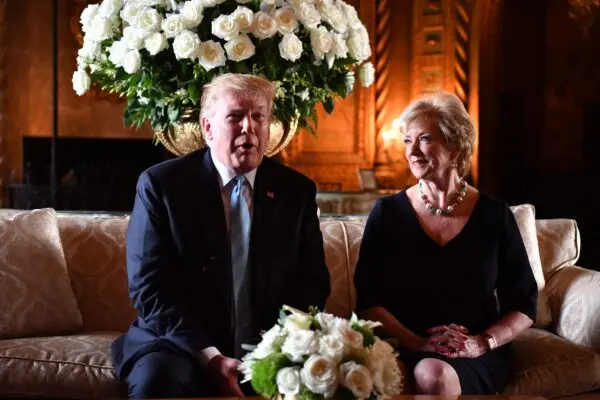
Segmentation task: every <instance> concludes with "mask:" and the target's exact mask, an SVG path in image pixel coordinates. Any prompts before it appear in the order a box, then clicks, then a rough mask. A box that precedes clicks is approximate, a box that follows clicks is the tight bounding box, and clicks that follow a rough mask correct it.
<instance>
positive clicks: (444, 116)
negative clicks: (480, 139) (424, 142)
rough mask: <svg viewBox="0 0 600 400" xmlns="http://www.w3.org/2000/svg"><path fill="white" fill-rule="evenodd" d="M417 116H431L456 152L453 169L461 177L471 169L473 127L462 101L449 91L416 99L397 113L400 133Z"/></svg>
mask: <svg viewBox="0 0 600 400" xmlns="http://www.w3.org/2000/svg"><path fill="white" fill-rule="evenodd" d="M420 118H424V119H429V118H433V120H434V121H435V123H436V124H437V126H438V128H439V130H440V132H441V133H442V135H443V136H444V137H445V138H446V143H447V144H448V145H449V147H450V149H451V150H452V151H456V152H458V157H457V159H456V169H457V170H458V174H459V175H460V176H461V177H463V176H465V175H466V174H467V173H468V172H469V169H470V168H471V155H472V154H473V150H474V148H475V126H474V125H473V121H472V120H471V116H470V115H469V113H468V112H467V110H466V108H465V106H464V104H463V103H462V101H460V99H459V98H458V97H457V96H456V95H454V94H452V93H449V92H437V93H434V94H429V95H425V96H423V97H420V98H418V99H416V100H415V101H413V102H412V103H411V104H409V106H408V107H407V108H406V109H405V110H404V112H403V113H402V115H401V116H400V133H401V135H402V136H404V135H405V134H406V130H407V128H408V125H410V124H411V123H412V122H414V121H415V120H417V119H420Z"/></svg>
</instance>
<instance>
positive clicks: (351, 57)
mask: <svg viewBox="0 0 600 400" xmlns="http://www.w3.org/2000/svg"><path fill="white" fill-rule="evenodd" d="M81 25H82V31H83V33H84V36H83V46H82V47H81V49H79V52H78V57H77V65H78V69H77V70H76V71H75V72H74V74H73V88H74V90H75V92H76V93H77V94H78V95H83V94H84V93H85V92H86V91H87V90H88V89H89V88H90V85H91V84H93V83H97V84H99V85H100V86H101V87H102V88H103V89H105V90H108V91H111V92H116V93H118V94H120V95H121V96H125V97H126V98H127V105H126V108H125V111H124V119H125V123H126V124H127V125H137V126H139V125H141V124H142V123H144V122H150V124H151V125H152V127H153V128H154V129H165V128H166V127H168V126H173V125H174V124H176V123H178V122H179V121H180V119H181V117H182V116H183V115H184V114H185V113H186V112H187V113H189V111H190V109H193V110H194V111H193V112H194V113H195V114H194V117H197V116H198V107H194V106H196V105H197V104H198V103H199V99H200V96H201V88H202V86H203V85H204V84H205V83H207V82H208V81H210V80H211V79H212V77H213V76H214V75H216V74H222V73H225V72H237V73H250V74H255V75H261V76H264V77H266V78H267V79H269V80H270V81H272V82H274V84H275V85H276V87H277V95H276V99H275V104H274V110H273V113H274V115H275V117H276V118H277V119H279V120H280V121H291V120H292V118H294V117H295V116H296V117H299V127H300V128H307V129H309V130H310V129H311V124H310V121H311V120H312V121H313V122H314V123H315V124H316V123H317V114H316V111H315V105H316V104H317V103H319V102H321V103H322V104H323V106H324V108H325V110H326V111H327V112H331V111H332V110H333V108H334V102H335V99H336V98H338V97H345V96H346V95H347V94H348V93H349V92H351V91H352V88H353V86H354V81H355V78H354V76H355V72H358V74H359V77H360V79H361V81H362V84H363V85H364V86H369V85H371V83H372V82H373V80H374V68H373V65H372V64H371V63H370V62H366V60H367V59H368V58H369V57H370V56H371V47H370V45H369V36H368V33H367V30H366V28H365V26H364V25H363V24H362V22H361V21H360V19H359V18H358V15H357V12H356V10H355V9H354V8H353V7H352V6H350V5H348V4H347V3H345V2H344V1H343V0H262V1H261V0H189V1H184V2H177V1H175V0H104V1H103V2H102V3H101V4H91V5H89V6H88V7H86V8H85V10H83V12H82V14H81Z"/></svg>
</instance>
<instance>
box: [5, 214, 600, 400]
mask: <svg viewBox="0 0 600 400" xmlns="http://www.w3.org/2000/svg"><path fill="white" fill-rule="evenodd" d="M513 212H515V210H513ZM16 213H17V212H15V211H14V210H0V218H5V219H6V218H8V217H9V216H11V215H15V214H16ZM519 213H521V214H523V215H526V214H527V213H529V211H528V207H521V209H520V211H519V212H518V213H517V214H515V215H516V216H517V221H519V220H521V223H523V221H526V222H527V224H528V225H527V230H523V229H522V226H521V223H520V225H519V228H520V229H522V230H521V231H522V232H527V233H526V234H524V235H531V232H537V241H538V244H539V248H540V250H541V254H540V260H541V264H542V267H543V268H542V269H543V271H544V278H545V279H544V280H545V288H544V290H545V295H546V296H547V299H548V305H549V313H550V317H548V319H549V320H551V321H552V322H551V324H550V325H549V326H548V327H547V329H548V331H545V330H536V329H530V330H528V331H527V332H526V333H525V334H523V335H522V336H521V337H520V338H519V339H518V340H517V341H516V342H515V367H516V373H515V375H514V378H513V379H512V380H511V382H510V383H509V385H508V386H507V388H506V393H521V394H543V395H547V396H548V397H556V398H559V397H561V396H570V395H576V394H579V393H582V392H587V391H590V390H593V389H595V388H598V387H599V386H600V384H599V382H598V381H599V380H598V377H600V364H599V361H598V357H599V356H598V352H595V351H594V350H593V347H594V346H595V347H596V348H597V349H598V351H600V345H599V344H600V320H599V318H600V317H599V316H600V300H598V299H599V298H600V296H598V295H597V293H600V273H598V272H595V271H591V270H586V269H583V268H578V267H574V266H572V265H573V264H574V263H575V261H576V259H577V257H578V254H579V248H578V246H579V233H578V231H577V227H576V225H575V223H574V222H573V221H569V220H546V221H540V220H537V221H535V223H536V230H535V231H532V229H531V215H529V216H527V218H525V219H524V218H520V217H519V216H518V214H519ZM521 217H522V215H521ZM365 222H366V218H365V217H343V218H331V217H322V218H321V230H322V232H323V239H324V244H325V257H326V262H327V265H328V268H329V270H330V274H331V290H332V292H331V296H330V298H329V299H328V302H327V309H328V310H329V311H330V312H333V313H335V314H338V315H342V316H348V315H350V313H351V312H352V310H353V309H354V305H355V303H356V293H355V291H354V285H353V284H352V283H353V275H354V268H355V266H356V262H357V259H358V253H359V249H360V242H361V239H362V234H363V231H364V227H365ZM127 223H128V219H127V218H126V217H110V218H108V217H105V216H93V215H83V214H80V215H73V214H66V213H59V215H58V222H57V224H58V227H59V234H60V239H61V243H62V247H63V249H64V255H65V259H66V265H67V269H68V273H69V276H70V281H71V284H72V287H73V291H74V297H75V298H76V301H77V304H78V309H79V310H80V311H81V316H82V319H83V327H82V328H81V329H79V332H78V333H76V334H71V335H70V336H58V337H56V336H55V337H36V338H18V339H10V340H0V398H4V397H8V396H28V397H29V396H35V395H36V394H39V395H42V396H45V397H54V398H86V399H94V398H117V397H122V396H124V387H123V385H122V384H121V383H119V382H118V381H117V379H116V377H115V376H114V372H113V369H112V361H111V359H110V343H111V342H112V340H113V339H114V338H115V337H116V336H117V335H118V333H117V332H120V331H123V330H124V329H126V327H127V326H128V324H129V322H130V321H131V320H133V318H134V317H135V312H134V310H133V308H132V306H131V301H130V300H129V297H128V295H127V285H126V268H125V238H126V231H127ZM0 234H1V231H0ZM522 234H523V233H522ZM529 239H531V237H529ZM531 243H534V242H532V241H530V244H531ZM555 247H564V248H562V249H556V248H555ZM532 248H535V246H533V247H532V246H529V248H528V255H530V258H531V254H529V252H530V250H531V249H532ZM533 255H534V256H535V254H533ZM547 264H549V266H548V265H547ZM570 265H571V266H570ZM1 299H2V292H1V291H0V301H1ZM0 306H1V304H0ZM538 312H539V310H538ZM0 318H1V316H0ZM11 318H17V317H16V316H15V315H14V314H13V315H11ZM551 332H552V333H551ZM554 333H558V335H559V336H557V335H555V334H554ZM39 336H47V335H39ZM561 337H562V338H561ZM577 400H581V399H577Z"/></svg>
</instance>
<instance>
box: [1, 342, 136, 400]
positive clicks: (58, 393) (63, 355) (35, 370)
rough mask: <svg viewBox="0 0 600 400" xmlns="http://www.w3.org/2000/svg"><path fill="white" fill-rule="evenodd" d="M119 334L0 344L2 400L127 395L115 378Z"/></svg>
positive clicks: (91, 397)
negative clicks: (112, 354) (113, 353)
mask: <svg viewBox="0 0 600 400" xmlns="http://www.w3.org/2000/svg"><path fill="white" fill-rule="evenodd" d="M117 335H118V334H117V333H95V334H94V333H90V334H86V335H73V336H53V337H40V338H26V339H11V340H0V382H2V384H1V385H0V398H4V397H16V396H19V397H29V396H31V397H37V396H41V395H43V396H44V397H45V398H59V399H74V398H75V399H93V398H116V397H126V396H124V394H126V393H127V389H126V388H124V387H123V386H122V384H121V383H120V381H119V380H118V379H117V377H116V376H115V374H114V369H113V364H112V360H111V357H110V344H111V343H112V341H113V340H114V339H115V338H116V337H117Z"/></svg>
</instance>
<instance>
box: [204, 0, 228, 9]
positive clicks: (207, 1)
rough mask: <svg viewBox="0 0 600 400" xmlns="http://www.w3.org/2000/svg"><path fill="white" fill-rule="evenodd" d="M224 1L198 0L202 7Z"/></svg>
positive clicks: (212, 5)
mask: <svg viewBox="0 0 600 400" xmlns="http://www.w3.org/2000/svg"><path fill="white" fill-rule="evenodd" d="M224 1H225V0H200V3H201V4H202V7H204V8H209V7H214V6H216V5H217V4H221V3H223V2H224Z"/></svg>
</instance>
